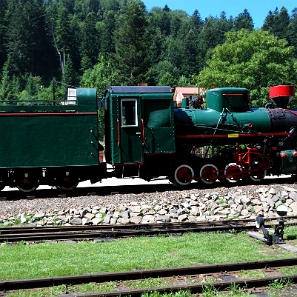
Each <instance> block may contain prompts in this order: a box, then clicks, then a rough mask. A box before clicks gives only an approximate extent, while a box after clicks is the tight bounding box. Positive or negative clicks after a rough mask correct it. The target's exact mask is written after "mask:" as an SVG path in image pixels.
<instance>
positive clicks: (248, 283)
mask: <svg viewBox="0 0 297 297" xmlns="http://www.w3.org/2000/svg"><path fill="white" fill-rule="evenodd" d="M281 279H288V277H266V278H255V279H246V280H233V281H230V282H229V281H224V282H213V283H204V284H202V285H200V284H197V285H195V284H194V285H179V286H168V287H160V288H147V289H138V290H119V291H116V292H104V293H99V292H98V293H89V294H75V295H71V296H73V297H74V296H75V297H101V296H102V297H103V296H104V297H112V296H121V297H124V296H130V297H141V296H142V295H143V294H144V293H150V292H160V293H171V292H178V291H182V290H190V291H191V293H196V294H198V293H202V292H203V290H204V289H205V288H206V287H208V286H211V287H212V288H215V289H217V290H219V291H226V290H227V291H229V290H230V288H231V286H238V287H240V288H244V289H251V288H260V287H261V288H262V287H267V286H268V285H269V284H271V283H272V282H273V281H277V280H281ZM289 279H290V281H292V282H294V283H296V281H297V275H296V274H294V275H291V276H290V277H289ZM67 296H68V297H69V296H70V295H69V294H66V295H61V297H67Z"/></svg>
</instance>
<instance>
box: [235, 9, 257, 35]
mask: <svg viewBox="0 0 297 297" xmlns="http://www.w3.org/2000/svg"><path fill="white" fill-rule="evenodd" d="M234 29H235V31H239V30H240V29H248V30H253V29H254V23H253V19H252V17H251V15H250V13H249V12H248V10H247V9H244V11H243V12H242V13H240V14H239V15H238V16H237V17H236V18H235V20H234Z"/></svg>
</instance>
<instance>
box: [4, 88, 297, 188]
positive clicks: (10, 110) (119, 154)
mask: <svg viewBox="0 0 297 297" xmlns="http://www.w3.org/2000/svg"><path fill="white" fill-rule="evenodd" d="M70 91H72V92H74V93H75V94H74V96H68V97H67V100H61V101H59V100H49V101H48V102H41V101H34V102H33V101H32V102H30V101H23V102H21V101H18V102H17V104H14V102H2V105H1V106H0V131H1V135H2V145H1V148H0V150H1V154H0V187H2V188H3V187H4V186H10V187H18V188H19V189H20V190H21V191H24V192H30V191H33V190H34V189H36V188H37V186H38V185H41V184H43V185H50V186H57V187H59V188H61V189H63V190H71V189H74V188H75V187H76V186H77V184H78V183H79V182H80V181H85V180H90V181H91V182H92V183H95V182H97V181H100V180H102V179H104V178H110V177H117V178H124V177H133V178H142V179H144V180H152V179H155V178H160V177H166V178H168V179H169V180H170V181H171V182H173V183H175V184H178V185H181V186H186V185H188V184H190V183H191V182H192V181H198V182H202V183H204V184H207V185H208V184H213V183H214V182H216V181H218V180H220V181H228V182H237V181H239V180H243V179H249V180H250V181H252V182H258V181H261V180H262V179H263V178H264V177H265V176H266V175H267V174H273V175H280V174H288V173H290V174H296V173H297V172H296V170H297V145H296V142H297V136H296V132H295V131H296V127H297V111H296V110H295V109H288V108H287V104H288V103H289V102H290V100H292V98H293V96H294V92H295V89H294V87H292V86H277V87H273V88H272V91H271V93H272V96H271V98H272V99H273V100H274V104H275V105H276V106H275V108H271V107H270V108H251V107H250V101H249V90H247V89H245V88H217V89H213V90H208V91H207V92H206V104H207V105H206V107H202V106H201V104H196V105H192V106H191V104H190V103H191V102H190V101H189V100H188V99H187V98H185V99H184V100H183V107H182V108H176V107H175V104H174V101H173V93H172V89H171V87H161V86H160V87H156V86H122V87H121V86H111V87H108V88H107V89H106V91H105V93H104V95H103V98H100V99H101V101H100V99H99V98H97V94H96V90H94V89H76V90H70ZM102 106H103V108H104V115H105V116H104V120H105V131H99V128H98V127H99V125H98V108H101V107H102ZM99 134H100V135H103V134H104V137H105V147H103V146H102V145H101V144H100V143H99ZM103 150H104V155H105V160H103Z"/></svg>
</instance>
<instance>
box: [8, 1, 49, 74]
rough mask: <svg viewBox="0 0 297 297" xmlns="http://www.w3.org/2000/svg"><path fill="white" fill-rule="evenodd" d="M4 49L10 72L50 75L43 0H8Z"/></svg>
mask: <svg viewBox="0 0 297 297" xmlns="http://www.w3.org/2000/svg"><path fill="white" fill-rule="evenodd" d="M6 18H7V30H6V44H5V46H6V50H7V54H8V55H9V56H10V58H11V63H12V65H13V69H12V71H13V73H12V74H15V75H18V76H21V75H23V74H24V73H32V74H33V75H40V76H44V77H46V76H49V75H51V74H52V73H51V66H52V64H53V63H52V53H53V46H52V44H51V40H50V39H49V36H48V34H47V33H48V25H47V20H46V10H45V5H44V1H43V0H32V1H28V0H10V1H9V5H8V10H7V13H6Z"/></svg>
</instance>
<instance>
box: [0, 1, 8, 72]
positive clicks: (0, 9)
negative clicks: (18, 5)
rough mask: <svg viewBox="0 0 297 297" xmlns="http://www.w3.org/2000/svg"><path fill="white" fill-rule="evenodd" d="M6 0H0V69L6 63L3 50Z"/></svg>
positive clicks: (4, 50)
mask: <svg viewBox="0 0 297 297" xmlns="http://www.w3.org/2000/svg"><path fill="white" fill-rule="evenodd" d="M7 7H8V3H7V0H2V1H1V5H0V69H1V68H2V67H3V65H4V63H5V61H6V58H7V57H6V49H5V46H4V45H5V33H6V26H7V19H6V18H5V12H6V10H7Z"/></svg>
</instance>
